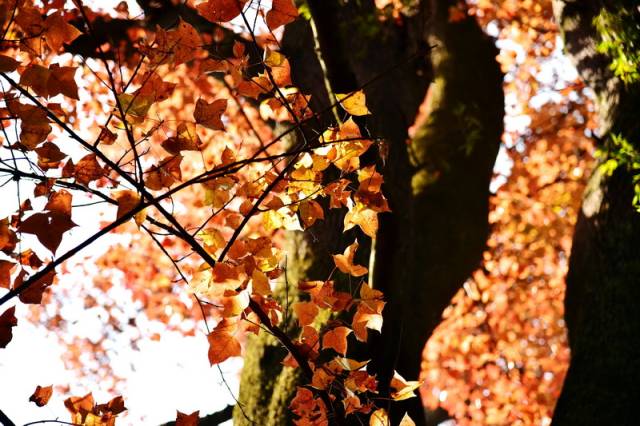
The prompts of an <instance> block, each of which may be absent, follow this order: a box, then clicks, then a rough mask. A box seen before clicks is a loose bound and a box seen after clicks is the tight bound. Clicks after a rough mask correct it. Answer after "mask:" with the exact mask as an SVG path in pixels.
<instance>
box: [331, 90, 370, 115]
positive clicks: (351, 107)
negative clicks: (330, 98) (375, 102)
mask: <svg viewBox="0 0 640 426" xmlns="http://www.w3.org/2000/svg"><path fill="white" fill-rule="evenodd" d="M336 98H337V99H338V102H340V105H342V108H344V109H345V111H347V112H348V113H349V114H351V115H367V114H371V112H370V111H369V110H368V109H367V103H366V98H365V95H364V92H363V91H362V90H358V91H357V92H352V93H348V94H336Z"/></svg>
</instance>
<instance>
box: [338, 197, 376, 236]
mask: <svg viewBox="0 0 640 426" xmlns="http://www.w3.org/2000/svg"><path fill="white" fill-rule="evenodd" d="M355 225H358V226H359V227H360V229H362V232H364V233H365V234H367V235H368V236H369V237H371V238H375V237H376V233H377V232H378V213H377V212H376V211H374V210H372V209H370V208H368V207H366V206H365V205H364V204H362V203H359V202H356V204H355V205H354V206H353V207H352V208H351V210H349V211H348V212H347V214H346V215H345V216H344V230H345V231H348V230H349V229H351V228H353V227H354V226H355Z"/></svg>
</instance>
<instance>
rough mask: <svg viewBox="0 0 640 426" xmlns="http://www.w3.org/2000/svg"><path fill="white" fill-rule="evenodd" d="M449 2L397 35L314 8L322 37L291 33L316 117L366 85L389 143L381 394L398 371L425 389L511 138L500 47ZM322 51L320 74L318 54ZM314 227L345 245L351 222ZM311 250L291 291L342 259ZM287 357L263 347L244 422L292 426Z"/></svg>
mask: <svg viewBox="0 0 640 426" xmlns="http://www.w3.org/2000/svg"><path fill="white" fill-rule="evenodd" d="M445 3H446V4H445ZM449 3H451V4H453V3H455V2H453V1H451V2H433V4H429V2H426V1H425V2H423V4H422V5H420V7H419V8H418V9H417V10H416V11H415V12H416V13H415V15H414V16H413V17H411V18H407V19H406V20H405V22H404V25H402V26H397V25H395V24H393V23H392V22H386V23H380V22H379V21H378V20H377V18H376V17H375V15H374V12H375V10H374V8H373V2H369V1H361V2H348V3H343V2H339V1H327V0H310V1H309V2H308V4H309V7H310V10H311V14H312V18H313V24H314V26H315V33H314V38H315V40H314V39H310V38H309V35H310V31H311V30H310V29H309V27H308V24H307V23H305V22H298V23H296V24H294V25H293V26H292V27H291V28H288V29H287V32H286V33H285V42H284V47H285V49H286V50H288V51H287V52H286V53H287V55H288V56H289V58H290V61H291V63H292V70H293V72H294V73H296V74H294V80H295V82H296V84H297V85H299V86H300V87H302V88H303V90H304V91H306V92H311V93H313V94H314V97H315V98H316V99H318V104H317V105H316V106H317V107H319V108H322V107H323V106H326V105H327V104H328V102H329V100H328V99H330V97H331V95H330V94H328V93H327V91H326V90H325V89H326V88H327V86H328V87H329V88H330V90H331V91H333V92H336V93H345V92H348V91H351V90H356V89H359V88H361V87H364V89H365V92H366V95H367V105H368V107H369V109H370V110H371V111H372V115H371V117H370V118H367V120H366V122H362V123H361V124H365V126H366V127H367V128H368V129H369V131H370V132H371V134H372V135H373V136H376V137H384V138H385V140H386V142H387V143H388V146H389V157H388V161H387V163H386V165H385V167H384V176H385V181H386V183H385V188H384V191H385V194H386V195H387V197H388V198H389V202H390V205H391V208H392V210H393V213H391V214H384V215H382V216H381V226H380V230H379V233H378V238H377V241H376V242H375V251H373V253H372V256H373V259H372V265H373V271H372V275H370V279H372V281H373V284H374V286H375V287H377V288H380V289H382V290H383V291H384V292H385V294H386V297H387V300H388V305H387V307H386V308H385V325H384V329H383V333H382V335H381V336H378V338H376V339H374V342H373V343H372V348H371V351H372V352H371V353H372V354H376V355H377V357H376V359H374V361H373V362H372V368H374V369H375V372H376V373H377V374H378V377H379V378H381V380H382V391H383V392H384V391H385V388H386V383H385V382H386V381H388V380H389V378H390V376H391V375H392V373H393V369H396V370H398V371H399V372H400V373H401V374H402V375H404V376H405V377H406V378H407V379H417V377H418V374H419V371H420V362H421V354H422V349H423V346H424V344H425V342H426V340H427V339H428V337H429V336H430V334H431V332H432V331H433V330H434V328H435V327H436V326H437V324H438V323H439V321H440V317H441V313H442V311H443V309H444V308H445V307H446V306H447V305H448V303H449V301H450V299H451V297H452V296H453V295H454V293H455V292H456V291H457V289H458V288H460V286H461V285H462V284H463V282H464V281H465V279H466V278H467V277H468V276H469V274H470V273H471V272H472V271H473V269H474V268H475V267H476V266H477V264H478V262H479V260H480V256H481V253H482V250H483V248H484V243H485V240H486V236H487V233H488V225H487V213H488V195H489V191H488V187H489V180H490V178H491V174H492V167H493V163H494V160H495V156H496V153H497V150H498V146H499V142H500V136H501V134H502V118H503V110H504V102H503V94H502V86H501V84H502V76H501V74H500V71H499V67H498V64H497V63H496V61H495V55H496V54H497V50H496V49H495V47H494V45H493V42H492V41H491V40H490V39H489V38H488V37H486V36H485V35H484V34H483V33H482V31H481V30H480V28H479V26H478V25H477V23H476V22H475V20H474V19H472V18H469V19H466V20H463V21H461V22H458V23H450V22H449V20H448V6H449V5H450V4H449ZM436 4H437V6H435V5H436ZM292 32H293V33H295V35H293V36H291V33H292ZM287 33H289V35H290V36H291V37H289V38H288V37H287ZM429 44H431V45H433V46H434V47H433V50H432V51H431V55H430V57H429V53H430V52H429V49H428V48H427V46H428V45H429ZM310 45H311V46H310ZM314 45H315V46H317V47H319V51H320V58H321V60H322V65H320V62H318V60H317V58H312V57H309V55H308V52H312V50H310V47H313V46H314ZM429 59H430V61H431V63H432V70H431V69H430V68H429V66H428V65H427V64H428V62H429V61H428V60H429ZM323 69H324V71H326V75H325V74H324V73H323ZM469 70H473V74H470V73H469ZM325 77H326V80H327V81H326V82H325V81H323V80H324V78H325ZM432 81H433V83H432V87H431V95H430V101H429V110H430V115H429V117H428V118H427V119H426V121H425V122H424V123H422V124H421V125H420V126H419V129H418V131H417V133H416V136H415V138H414V139H413V140H412V141H411V143H410V144H409V145H408V144H407V141H408V140H409V136H408V134H407V130H408V128H409V127H410V126H411V125H412V124H413V122H414V120H415V117H416V114H417V111H418V107H419V106H420V104H421V103H422V101H423V100H424V98H425V95H426V92H427V89H428V87H429V84H430V83H431V82H432ZM325 83H328V84H325ZM407 148H408V149H407ZM316 227H318V225H316ZM316 227H314V228H313V229H312V233H313V235H315V236H318V235H324V236H328V238H329V239H330V241H332V242H333V243H336V242H338V241H340V240H339V239H338V238H337V237H339V236H340V235H341V232H340V229H341V224H340V223H336V224H320V225H319V227H320V228H319V229H318V228H316ZM343 238H344V237H343ZM311 239H313V237H312V236H310V235H307V236H300V235H299V236H295V237H294V238H293V240H292V241H291V245H290V247H289V250H290V253H296V255H295V256H290V257H289V261H288V267H289V269H290V271H291V273H290V274H289V283H290V285H291V286H295V285H296V284H297V281H296V280H295V278H294V277H293V276H294V275H295V276H296V277H297V278H304V277H306V276H312V277H313V278H316V279H317V278H321V277H323V276H327V274H328V271H329V270H330V268H332V265H326V264H325V267H327V268H328V269H326V270H324V271H322V270H321V268H322V265H323V260H322V259H320V258H319V256H320V257H325V258H328V254H329V253H332V252H333V253H335V252H338V251H340V250H341V249H342V248H343V247H340V248H338V247H335V248H334V250H333V251H331V250H328V249H327V247H328V246H326V245H320V246H319V245H318V242H317V241H311ZM352 240H353V237H351V240H350V241H352ZM343 242H345V241H343ZM321 243H322V242H321ZM345 245H346V244H345ZM301 247H302V248H301ZM296 262H301V265H303V266H302V267H301V268H299V267H298V265H296ZM304 265H306V266H304ZM309 265H314V266H313V267H311V266H309ZM311 269H314V270H315V274H311V273H310V272H311ZM293 271H297V272H293ZM290 296H291V294H290ZM372 334H375V333H372ZM275 348H277V344H276V343H275V342H271V341H270V339H269V338H268V337H266V336H262V337H258V338H255V339H253V340H252V341H251V344H250V345H249V346H248V348H247V352H248V353H247V359H246V366H245V371H244V373H243V378H242V382H241V392H240V398H239V399H240V401H241V403H242V404H243V406H244V410H245V412H247V414H248V416H249V417H250V418H252V419H259V421H258V422H259V423H260V424H265V425H281V424H286V423H288V422H290V419H288V420H285V419H286V414H287V413H286V407H287V405H288V400H289V398H290V397H291V394H292V392H293V391H294V389H295V388H294V386H293V385H295V380H292V379H291V376H290V375H291V374H292V373H291V372H289V371H288V369H287V368H285V369H282V368H281V367H280V366H279V365H278V364H277V362H278V361H279V359H281V358H282V356H284V353H283V352H282V350H280V351H279V353H278V357H280V358H278V359H277V360H274V359H273V358H272V356H271V355H270V354H271V350H272V349H273V350H275ZM276 358H277V357H276ZM413 402H414V404H413V409H412V411H413V412H412V416H413V417H414V419H415V420H416V423H417V424H419V425H420V424H424V416H423V412H422V408H421V405H420V404H419V399H418V398H414V400H413ZM243 419H244V417H243V415H242V413H240V410H239V409H238V410H236V413H235V420H236V421H237V422H238V423H239V424H244V423H245V421H244V420H243Z"/></svg>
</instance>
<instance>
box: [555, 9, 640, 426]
mask: <svg viewBox="0 0 640 426" xmlns="http://www.w3.org/2000/svg"><path fill="white" fill-rule="evenodd" d="M554 7H555V11H556V16H557V20H558V22H559V24H560V27H561V29H562V30H563V36H564V39H565V45H566V50H567V52H568V54H569V55H570V57H571V58H572V59H573V61H574V63H575V65H576V67H577V68H578V70H579V72H580V74H581V75H582V77H583V78H584V79H585V81H586V82H587V83H588V84H589V85H590V87H591V88H592V89H593V90H594V91H595V93H596V98H597V103H598V113H599V116H600V139H601V141H600V143H601V144H603V145H602V146H601V148H604V147H605V145H604V144H605V143H607V142H610V141H611V139H612V138H613V137H614V136H616V137H622V138H624V139H625V140H627V141H628V142H629V143H631V145H632V146H633V147H634V149H635V150H636V151H637V150H638V148H640V126H639V125H638V120H637V117H636V115H637V111H638V108H639V107H640V84H639V83H638V81H634V82H629V83H627V84H624V83H623V82H621V81H620V80H619V79H618V78H617V77H616V76H615V75H614V72H613V71H612V70H611V69H610V64H611V63H612V58H611V57H609V56H607V55H606V54H604V53H600V52H598V51H597V49H596V48H595V47H596V46H597V45H598V43H599V42H600V40H601V39H602V35H603V34H600V33H599V31H598V29H597V28H596V27H595V26H594V24H593V22H594V18H596V17H597V16H598V15H600V14H601V13H602V12H603V10H605V8H606V9H607V10H608V11H610V12H614V13H619V12H621V11H625V13H627V12H628V13H630V15H629V16H631V17H632V19H633V20H634V21H635V26H630V27H627V29H628V30H635V31H640V30H639V28H640V26H639V24H640V19H639V13H638V10H637V3H636V2H628V1H627V2H625V1H610V2H601V1H595V0H590V1H564V2H561V1H556V2H555V4H554ZM610 35H611V34H610ZM639 36H640V35H639ZM636 66H637V64H636ZM614 154H615V153H614ZM634 174H637V171H636V173H633V171H630V170H629V169H628V168H626V167H624V166H623V165H620V166H618V168H617V169H616V170H615V171H614V172H613V174H612V175H610V176H609V175H607V174H606V173H604V172H603V169H602V168H597V169H596V170H595V171H594V173H593V175H592V177H591V179H590V181H589V184H588V186H587V189H586V191H585V195H584V198H583V204H582V209H581V212H580V215H579V217H578V222H577V225H576V230H575V234H574V238H573V248H572V252H571V258H570V264H569V273H568V275H567V293H566V298H565V310H566V311H565V318H566V323H567V327H568V331H569V345H570V348H571V365H570V367H569V371H568V373H567V377H566V379H565V383H564V386H563V390H562V394H561V395H560V399H559V400H558V403H557V406H556V409H555V412H554V416H553V424H554V425H601V424H619V425H631V424H636V423H637V417H638V415H637V403H638V401H640V387H639V385H638V383H640V364H639V363H638V360H640V316H639V315H638V312H637V307H636V305H637V301H638V300H639V298H640V286H639V285H638V277H639V276H640V258H639V257H638V252H637V247H638V245H639V244H640V213H638V212H637V211H635V209H634V207H633V205H632V199H633V196H634V187H633V178H634Z"/></svg>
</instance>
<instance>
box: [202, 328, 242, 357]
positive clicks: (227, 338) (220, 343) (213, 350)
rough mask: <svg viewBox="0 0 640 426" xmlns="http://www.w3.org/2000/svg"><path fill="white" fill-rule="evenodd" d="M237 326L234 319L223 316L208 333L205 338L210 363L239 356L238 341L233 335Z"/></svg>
mask: <svg viewBox="0 0 640 426" xmlns="http://www.w3.org/2000/svg"><path fill="white" fill-rule="evenodd" d="M237 328H238V327H237V323H236V322H235V321H234V320H230V319H226V318H225V319H222V320H221V321H220V322H219V323H218V325H217V326H216V328H215V329H214V330H213V331H212V332H211V333H209V335H208V336H207V340H208V341H209V362H210V363H211V365H214V364H219V363H221V362H223V361H225V360H227V359H228V358H230V357H233V356H240V353H241V352H240V342H238V340H237V339H236V338H235V337H234V336H233V335H234V334H235V333H236V331H237Z"/></svg>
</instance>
